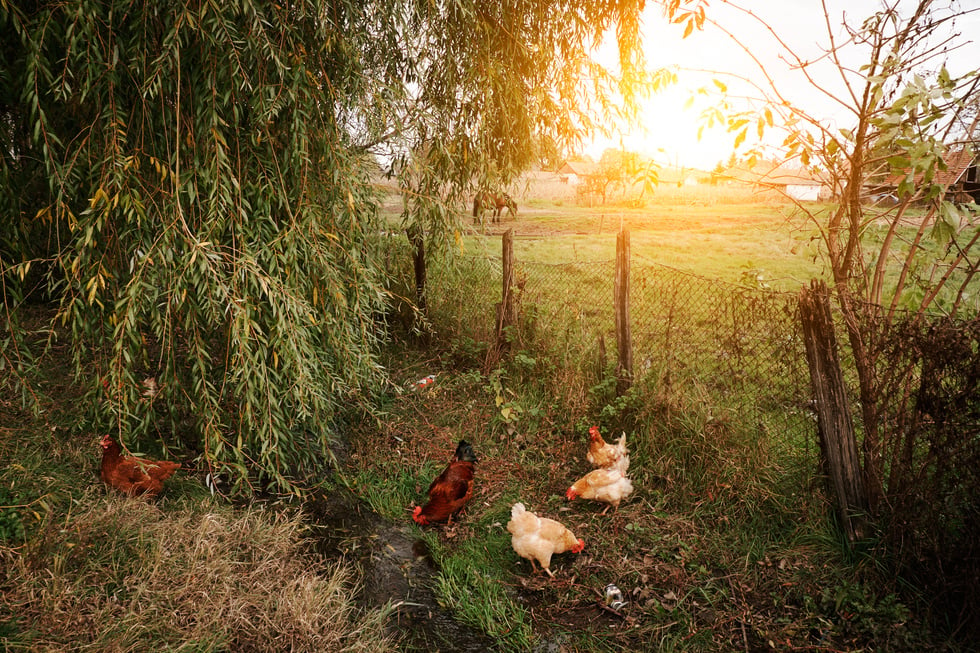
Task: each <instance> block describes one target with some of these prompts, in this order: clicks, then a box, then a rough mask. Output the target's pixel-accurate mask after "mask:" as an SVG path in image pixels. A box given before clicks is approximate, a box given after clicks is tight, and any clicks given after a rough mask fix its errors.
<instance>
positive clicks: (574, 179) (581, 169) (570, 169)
mask: <svg viewBox="0 0 980 653" xmlns="http://www.w3.org/2000/svg"><path fill="white" fill-rule="evenodd" d="M597 167H598V166H596V164H594V163H591V162H589V161H570V160H569V161H565V162H564V163H562V164H561V165H560V166H559V167H558V170H556V172H557V174H558V178H559V179H560V180H561V181H562V183H566V184H571V185H572V186H577V185H578V184H581V183H583V182H584V181H585V180H586V179H587V178H588V177H591V176H592V175H594V174H595V171H596V168H597Z"/></svg>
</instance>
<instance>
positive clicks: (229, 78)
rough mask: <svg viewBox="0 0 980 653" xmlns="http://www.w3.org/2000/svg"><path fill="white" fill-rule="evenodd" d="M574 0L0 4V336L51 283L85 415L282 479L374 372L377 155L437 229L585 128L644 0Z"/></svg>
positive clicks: (215, 461)
mask: <svg viewBox="0 0 980 653" xmlns="http://www.w3.org/2000/svg"><path fill="white" fill-rule="evenodd" d="M580 4H581V3H577V2H572V1H571V0H565V1H557V2H554V1H553V2H509V3H504V4H503V5H500V6H497V5H494V6H492V7H491V6H489V5H487V6H484V3H482V2H478V1H476V0H473V1H471V2H429V1H424V2H423V1H419V2H396V1H394V0H386V1H381V2H361V1H360V0H348V1H346V2H345V1H338V2H315V1H308V2H295V3H284V4H283V3H272V2H267V1H265V0H257V1H254V2H250V1H248V0H239V1H236V2H219V3H214V2H209V1H207V0H202V1H200V2H190V3H179V4H177V5H167V4H159V5H158V4H153V3H137V2H128V1H123V0H110V1H109V2H100V3H93V2H85V1H81V0H78V1H73V2H71V1H70V2H3V3H0V44H2V45H0V213H2V219H0V256H2V269H0V280H2V286H0V291H2V293H3V300H4V305H5V308H6V312H5V319H4V321H3V327H4V331H3V332H2V333H0V336H2V338H3V340H4V342H5V352H11V351H26V350H24V348H23V346H22V345H23V341H20V340H18V335H17V334H18V328H17V324H18V319H19V317H18V316H19V309H20V308H21V307H22V306H24V303H25V302H28V301H48V302H51V303H53V304H54V305H56V306H57V320H58V322H59V324H62V325H64V326H65V327H66V329H67V332H68V333H69V334H70V337H71V342H72V344H73V348H74V349H73V350H74V352H75V359H74V360H75V365H76V373H77V375H78V378H79V381H80V382H82V383H85V384H86V385H87V386H88V387H90V391H89V394H88V396H87V399H88V405H89V407H90V409H91V424H90V425H88V426H91V428H93V429H100V430H110V429H111V430H114V431H116V432H117V433H118V434H119V437H120V438H121V439H122V440H123V441H124V442H132V441H134V440H136V439H139V438H145V437H154V438H159V439H160V440H162V441H163V443H164V444H165V445H168V446H178V445H179V446H181V447H183V448H185V449H190V450H193V451H196V452H197V453H198V455H199V460H200V462H201V466H202V467H206V468H208V469H209V471H211V472H212V475H213V477H214V478H223V479H225V480H227V481H228V482H230V483H231V486H232V488H233V489H234V490H238V491H241V490H247V489H250V488H254V487H255V483H256V482H259V483H261V484H262V485H264V486H270V487H274V488H277V489H284V488H291V487H294V486H293V483H292V478H293V477H292V476H291V475H292V474H295V473H296V472H297V471H298V470H303V469H307V470H309V469H312V468H313V467H314V466H316V465H317V464H318V461H321V460H323V459H324V454H325V453H326V448H327V445H328V444H329V432H330V424H331V421H332V419H333V417H334V416H335V415H336V413H337V411H338V409H339V408H340V407H341V406H343V405H345V404H348V403H350V402H351V401H358V400H360V399H361V398H362V397H364V396H366V395H367V393H368V391H369V390H370V389H371V387H372V386H373V384H374V383H375V382H376V381H377V380H378V379H380V378H381V375H382V371H381V370H380V369H379V367H378V364H377V361H376V359H375V352H376V350H377V345H378V342H379V338H381V337H382V336H383V333H382V332H381V331H379V330H378V329H376V328H375V323H374V316H376V315H377V314H379V312H380V311H382V310H383V307H384V304H385V301H386V295H385V292H384V290H383V288H384V284H383V283H382V279H381V276H380V272H379V268H380V266H379V264H378V263H377V261H378V260H379V252H378V251H377V248H378V245H376V244H375V243H377V242H379V241H380V240H381V239H377V238H374V237H373V236H374V234H376V233H377V232H378V231H379V229H380V225H379V222H378V215H379V213H378V206H379V202H378V197H377V196H376V194H375V191H374V190H373V189H374V188H375V186H374V185H373V184H372V181H371V180H372V178H373V177H374V176H376V175H377V173H378V172H379V170H380V166H379V164H380V165H383V166H385V167H387V168H388V169H389V171H391V172H393V173H395V174H399V175H402V176H403V178H404V179H408V178H409V176H412V175H414V177H412V179H414V181H412V182H411V183H410V184H405V187H412V188H415V189H417V190H420V191H421V192H419V193H418V194H417V195H416V196H415V198H414V199H413V200H412V201H411V202H410V205H411V206H412V209H411V210H410V211H408V212H407V213H406V217H407V218H408V221H409V222H411V223H414V224H417V225H418V226H419V227H420V228H421V229H422V230H423V231H424V233H425V234H426V237H427V238H428V239H430V240H435V241H436V242H447V241H448V240H449V239H450V238H451V236H452V234H453V230H454V226H455V221H456V219H457V217H456V214H455V212H454V210H452V208H451V207H452V206H453V205H454V204H453V203H454V202H456V201H458V200H459V198H460V197H462V196H463V195H464V194H465V193H466V192H468V189H469V188H470V187H471V186H472V185H473V183H474V180H475V179H478V178H490V177H496V178H503V177H507V176H508V175H513V174H516V172H518V171H519V170H521V169H523V168H526V167H527V166H528V165H530V163H531V162H533V161H536V160H538V159H539V158H540V156H541V155H542V153H546V152H553V151H555V150H556V148H557V147H560V145H561V144H562V143H565V144H567V143H569V142H572V141H574V140H575V138H577V137H578V136H579V135H580V134H581V130H582V129H591V128H594V127H595V126H596V125H597V123H596V122H595V119H596V118H595V116H596V114H595V112H594V109H595V108H596V107H597V106H600V105H601V103H602V97H603V93H611V92H612V91H614V90H615V85H614V84H613V82H612V78H611V77H610V76H608V75H606V74H605V73H604V72H603V71H601V69H599V68H598V67H596V66H594V65H593V63H592V62H591V59H590V56H589V53H590V51H591V49H592V48H593V46H594V45H595V43H596V42H597V40H598V39H599V38H601V36H602V35H603V34H604V33H605V32H606V31H607V30H608V29H609V28H610V27H611V26H613V25H616V26H617V33H619V34H620V37H621V40H622V41H623V42H624V44H625V45H624V50H623V52H624V53H626V54H627V55H630V53H631V52H635V51H636V50H635V46H636V43H635V35H636V29H635V23H636V21H637V20H638V6H639V5H640V4H641V3H635V6H634V4H633V3H625V4H623V3H612V2H610V3H587V4H588V5H589V6H587V7H582V6H580ZM627 60H628V61H627V63H628V64H629V66H627V67H631V66H632V65H633V64H635V63H636V62H637V61H638V59H637V58H636V57H635V56H632V55H630V56H628V57H627ZM583 73H591V74H590V75H589V76H583ZM601 106H605V105H601ZM447 237H449V238H447ZM7 345H10V347H9V348H8V347H7ZM18 347H19V348H20V349H18ZM15 359H16V356H10V355H8V354H6V353H5V357H4V363H5V364H7V363H10V362H12V361H14V360H15ZM20 360H21V361H22V362H23V361H26V360H27V359H25V358H22V359H20ZM28 362H29V361H28Z"/></svg>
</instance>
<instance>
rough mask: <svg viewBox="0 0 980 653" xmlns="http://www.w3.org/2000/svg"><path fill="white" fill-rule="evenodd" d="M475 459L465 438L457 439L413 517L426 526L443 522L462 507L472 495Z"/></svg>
mask: <svg viewBox="0 0 980 653" xmlns="http://www.w3.org/2000/svg"><path fill="white" fill-rule="evenodd" d="M476 462H477V458H476V453H475V452H474V451H473V447H472V446H470V443H469V442H467V441H466V440H460V441H459V444H458V445H457V446H456V453H455V454H454V455H453V459H452V461H450V463H449V466H448V467H446V469H444V470H443V472H442V474H439V476H438V477H437V478H436V480H434V481H432V485H430V486H429V502H428V503H426V504H425V505H424V506H416V507H415V510H414V511H413V512H412V519H414V520H415V522H416V523H418V524H420V525H422V526H425V525H426V524H430V523H432V522H438V521H446V520H448V519H449V518H450V517H452V516H453V515H454V514H455V513H457V512H459V511H460V510H462V508H463V506H465V505H466V503H467V502H468V501H469V500H470V498H471V497H472V496H473V465H474V463H476Z"/></svg>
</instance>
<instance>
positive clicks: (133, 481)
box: [99, 435, 180, 497]
mask: <svg viewBox="0 0 980 653" xmlns="http://www.w3.org/2000/svg"><path fill="white" fill-rule="evenodd" d="M99 446H101V447H102V468H101V473H100V475H101V477H102V482H103V483H105V484H106V485H111V486H112V487H114V488H116V489H117V490H119V491H120V492H124V493H126V494H128V495H130V496H137V495H140V494H146V495H148V496H151V497H152V496H156V495H158V494H160V491H161V490H163V482H164V481H165V480H167V479H168V478H170V477H171V476H172V475H173V473H174V472H175V471H177V469H178V468H179V467H180V463H176V462H173V461H170V460H148V459H144V458H137V457H135V456H123V455H122V454H121V452H120V449H119V443H118V442H116V441H115V440H113V439H112V436H110V435H106V436H104V437H103V438H102V440H101V441H100V442H99Z"/></svg>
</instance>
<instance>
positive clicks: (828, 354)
mask: <svg viewBox="0 0 980 653" xmlns="http://www.w3.org/2000/svg"><path fill="white" fill-rule="evenodd" d="M800 321H801V322H802V325H803V341H804V343H805V345H806V358H807V363H808V364H809V367H810V382H811V384H812V386H813V395H814V399H815V400H816V409H817V427H818V430H819V432H820V450H821V451H822V452H823V455H824V459H825V461H826V463H827V471H828V473H829V474H830V478H831V482H832V484H833V490H834V493H835V494H836V495H837V507H838V510H839V511H840V516H841V522H842V523H843V525H844V529H845V531H846V533H847V538H848V540H849V541H851V542H854V541H855V540H857V539H860V538H861V537H863V535H864V533H863V531H864V525H863V514H864V513H865V512H866V511H867V505H868V499H867V491H866V489H865V486H864V480H863V476H862V475H861V462H860V459H859V458H858V448H857V441H856V439H855V437H854V424H853V422H852V421H851V413H850V410H849V406H848V401H847V393H846V389H845V386H844V375H843V373H842V372H841V367H840V359H839V358H838V354H837V338H836V337H835V335H834V323H833V319H832V318H831V314H830V293H829V291H828V290H827V285H826V284H825V283H824V282H823V281H812V282H811V283H810V288H803V289H802V290H801V291H800Z"/></svg>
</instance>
